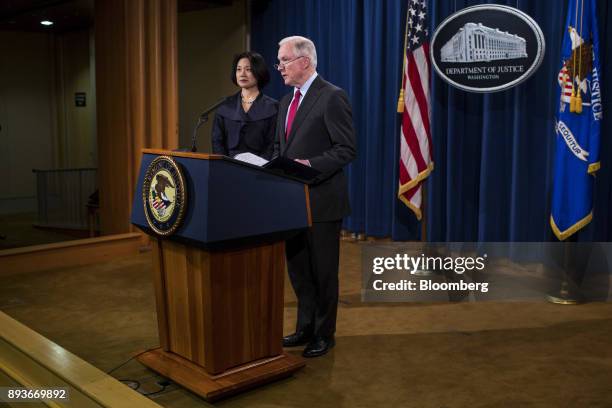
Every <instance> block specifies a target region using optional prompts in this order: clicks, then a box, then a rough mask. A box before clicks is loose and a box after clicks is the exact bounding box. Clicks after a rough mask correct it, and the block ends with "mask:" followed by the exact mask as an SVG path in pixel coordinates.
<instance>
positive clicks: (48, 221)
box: [32, 168, 98, 229]
mask: <svg viewBox="0 0 612 408" xmlns="http://www.w3.org/2000/svg"><path fill="white" fill-rule="evenodd" d="M32 171H33V172H34V174H36V199H37V203H38V224H37V225H38V226H41V227H52V228H65V229H88V207H87V205H88V203H89V197H90V196H91V195H92V194H93V193H94V192H95V191H96V189H97V188H98V180H97V169H96V168H80V169H57V170H38V169H34V170H32Z"/></svg>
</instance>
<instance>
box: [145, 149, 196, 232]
mask: <svg viewBox="0 0 612 408" xmlns="http://www.w3.org/2000/svg"><path fill="white" fill-rule="evenodd" d="M142 203H143V205H144V212H145V216H146V217H147V222H148V224H149V227H150V228H151V229H152V230H153V231H155V232H156V233H157V234H158V235H162V236H169V235H172V234H173V233H174V232H175V231H176V230H177V229H178V227H179V226H180V225H181V222H182V221H183V217H184V215H185V209H186V208H185V207H186V204H187V194H186V191H185V178H184V177H183V172H182V170H181V168H180V167H179V165H178V164H177V163H176V162H175V161H174V159H172V158H171V157H168V156H159V157H157V158H156V159H155V160H153V161H152V162H151V164H150V165H149V167H148V168H147V171H146V172H145V176H144V182H143V183H142Z"/></svg>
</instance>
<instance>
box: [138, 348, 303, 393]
mask: <svg viewBox="0 0 612 408" xmlns="http://www.w3.org/2000/svg"><path fill="white" fill-rule="evenodd" d="M138 360H139V361H140V362H141V363H143V364H145V365H146V366H147V367H150V368H151V369H153V370H154V371H157V372H158V373H160V374H161V375H163V376H165V377H168V378H171V379H172V380H174V381H175V382H176V383H178V384H181V385H182V386H183V387H185V388H187V389H188V390H190V391H192V392H194V393H196V394H198V395H200V396H202V397H204V398H206V399H207V400H209V401H215V400H217V399H220V398H225V397H228V396H230V395H233V394H237V393H239V392H242V391H245V390H247V389H250V388H254V387H256V386H258V385H261V384H265V383H268V382H271V381H274V380H277V379H280V378H283V377H288V376H289V375H291V374H292V373H293V372H295V371H297V370H299V369H300V368H302V367H304V365H305V362H304V359H302V358H301V357H298V356H295V355H292V354H288V353H283V354H281V355H279V356H276V357H272V358H268V359H262V360H259V361H254V362H251V363H249V364H246V365H244V366H242V367H237V368H236V369H234V370H230V371H228V372H227V373H224V374H221V375H218V376H214V375H211V374H209V373H208V372H207V371H206V370H204V369H203V368H202V367H200V366H198V365H196V364H193V363H192V362H190V361H188V360H186V359H184V358H182V357H180V356H177V355H176V354H173V353H167V352H164V351H163V350H161V349H156V350H153V351H150V352H147V353H145V354H142V355H141V356H139V357H138Z"/></svg>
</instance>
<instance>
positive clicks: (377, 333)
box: [0, 242, 612, 408]
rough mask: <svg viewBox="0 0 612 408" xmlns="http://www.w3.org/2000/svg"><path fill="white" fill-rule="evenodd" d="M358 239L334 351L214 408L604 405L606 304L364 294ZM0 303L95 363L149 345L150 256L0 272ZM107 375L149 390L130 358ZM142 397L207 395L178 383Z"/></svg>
mask: <svg viewBox="0 0 612 408" xmlns="http://www.w3.org/2000/svg"><path fill="white" fill-rule="evenodd" d="M362 245H363V244H358V243H351V242H343V243H342V260H341V264H342V268H341V271H342V272H341V304H340V309H339V318H338V331H337V346H336V348H335V349H334V350H333V351H332V352H331V353H330V354H328V355H327V356H324V357H320V358H317V359H312V360H308V365H307V367H306V368H305V369H303V370H301V371H299V372H298V373H297V374H295V375H294V376H293V377H290V378H288V379H285V380H282V381H279V382H276V383H273V384H269V385H266V386H263V387H260V388H257V389H255V390H252V391H249V392H246V393H243V394H240V395H238V396H235V397H232V398H229V399H226V400H224V401H220V402H217V403H215V404H214V406H218V407H227V408H230V407H231V408H234V407H261V408H271V407H295V408H297V407H309V408H311V407H347V408H348V407H351V408H353V407H377V408H378V407H415V408H461V407H478V408H489V407H491V408H493V407H495V408H500V407H502V408H503V407H512V408H515V407H520V408H526V407H551V408H552V407H571V408H582V407H589V408H594V407H602V408H603V407H612V380H611V379H612V347H610V345H611V343H612V341H611V339H612V304H609V303H588V304H583V305H579V306H559V305H553V304H549V303H546V302H529V303H527V302H508V303H503V302H462V303H401V304H398V303H393V304H384V303H367V304H366V303H362V302H361V300H360V288H361V287H360V283H361V275H360V254H361V247H362ZM285 301H286V308H285V316H286V317H285V332H286V333H288V332H291V331H292V329H293V326H294V322H295V320H294V319H295V298H294V296H293V293H292V290H291V287H290V285H289V283H288V282H287V281H286V295H285ZM0 309H1V310H3V311H4V312H6V313H7V314H9V315H11V316H12V317H14V318H16V319H18V320H19V321H21V322H23V323H25V324H26V325H28V326H29V327H31V328H33V329H34V330H36V331H38V332H40V333H42V334H43V335H44V336H46V337H48V338H49V339H51V340H53V341H55V342H57V343H59V344H60V345H62V346H63V347H65V348H67V349H68V350H70V351H72V352H74V353H75V354H77V355H78V356H80V357H81V358H83V359H85V360H87V361H89V362H91V363H92V364H93V365H95V366H97V367H99V368H100V369H102V370H105V371H109V370H111V369H113V368H115V367H117V366H119V365H120V364H122V363H123V362H125V361H126V360H127V359H129V358H130V356H132V355H133V354H134V353H136V352H138V351H142V350H145V349H147V348H151V347H155V346H157V345H158V339H157V324H156V318H155V305H154V295H153V287H152V282H151V254H150V253H143V254H141V255H139V256H137V257H133V258H129V259H119V260H116V261H114V262H111V263H106V264H101V265H95V266H90V267H81V268H71V269H65V270H52V271H48V272H45V273H36V274H23V275H17V276H11V277H5V278H1V279H0ZM295 352H296V353H299V352H300V350H299V349H298V350H295ZM112 375H113V376H115V377H116V378H119V379H126V380H137V381H139V382H140V384H141V389H142V390H144V391H146V392H155V391H157V390H159V389H160V387H159V386H158V385H157V384H156V381H158V380H160V378H159V377H158V376H156V375H155V374H154V373H153V372H151V371H149V370H147V369H145V368H144V367H143V366H141V365H140V364H139V363H137V362H135V361H130V362H128V363H127V364H125V365H123V366H121V367H120V368H118V369H117V370H115V371H114V372H113V373H112ZM151 398H153V399H154V400H155V401H156V402H157V403H158V404H160V405H162V406H165V407H176V408H178V407H206V406H210V405H211V404H208V403H207V402H206V401H204V400H202V399H200V398H199V397H197V396H195V395H193V394H191V393H190V392H188V391H185V390H184V389H182V388H180V387H177V386H176V385H170V386H168V387H167V388H166V389H165V390H164V391H163V392H160V393H157V394H153V395H151Z"/></svg>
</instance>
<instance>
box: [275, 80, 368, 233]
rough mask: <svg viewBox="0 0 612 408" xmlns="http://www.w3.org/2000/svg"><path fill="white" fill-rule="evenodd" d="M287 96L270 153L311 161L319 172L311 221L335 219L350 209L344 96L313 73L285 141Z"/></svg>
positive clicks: (351, 145) (351, 144)
mask: <svg viewBox="0 0 612 408" xmlns="http://www.w3.org/2000/svg"><path fill="white" fill-rule="evenodd" d="M292 99H293V92H291V93H289V94H288V95H285V97H284V98H283V99H282V100H281V101H280V104H279V109H278V118H277V122H276V138H275V143H274V157H276V156H277V155H282V156H286V157H288V158H290V159H308V160H310V164H311V166H312V167H313V168H314V169H317V170H319V171H321V172H322V174H321V176H319V177H318V178H317V181H316V183H315V184H314V185H311V186H310V207H311V212H312V221H313V222H324V221H334V220H339V219H341V218H343V217H345V216H347V215H349V214H350V206H349V197H348V185H347V181H346V176H345V175H344V172H343V170H342V168H343V167H344V166H346V165H347V164H348V163H349V162H350V161H351V160H353V159H354V158H355V155H356V152H357V147H356V140H355V130H354V127H353V118H352V112H351V105H350V102H349V99H348V95H347V94H346V92H344V91H343V90H342V89H340V88H338V87H337V86H334V85H332V84H330V83H329V82H327V81H325V80H324V79H323V78H321V76H320V75H319V76H317V77H316V78H315V80H314V81H313V82H312V85H311V86H310V88H309V89H308V92H307V93H306V96H305V97H304V100H303V101H302V103H301V104H300V107H299V109H298V111H297V114H296V116H295V119H294V121H293V125H292V126H291V134H290V135H289V137H288V140H287V141H285V119H286V117H287V111H288V109H289V104H290V103H291V100H292Z"/></svg>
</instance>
